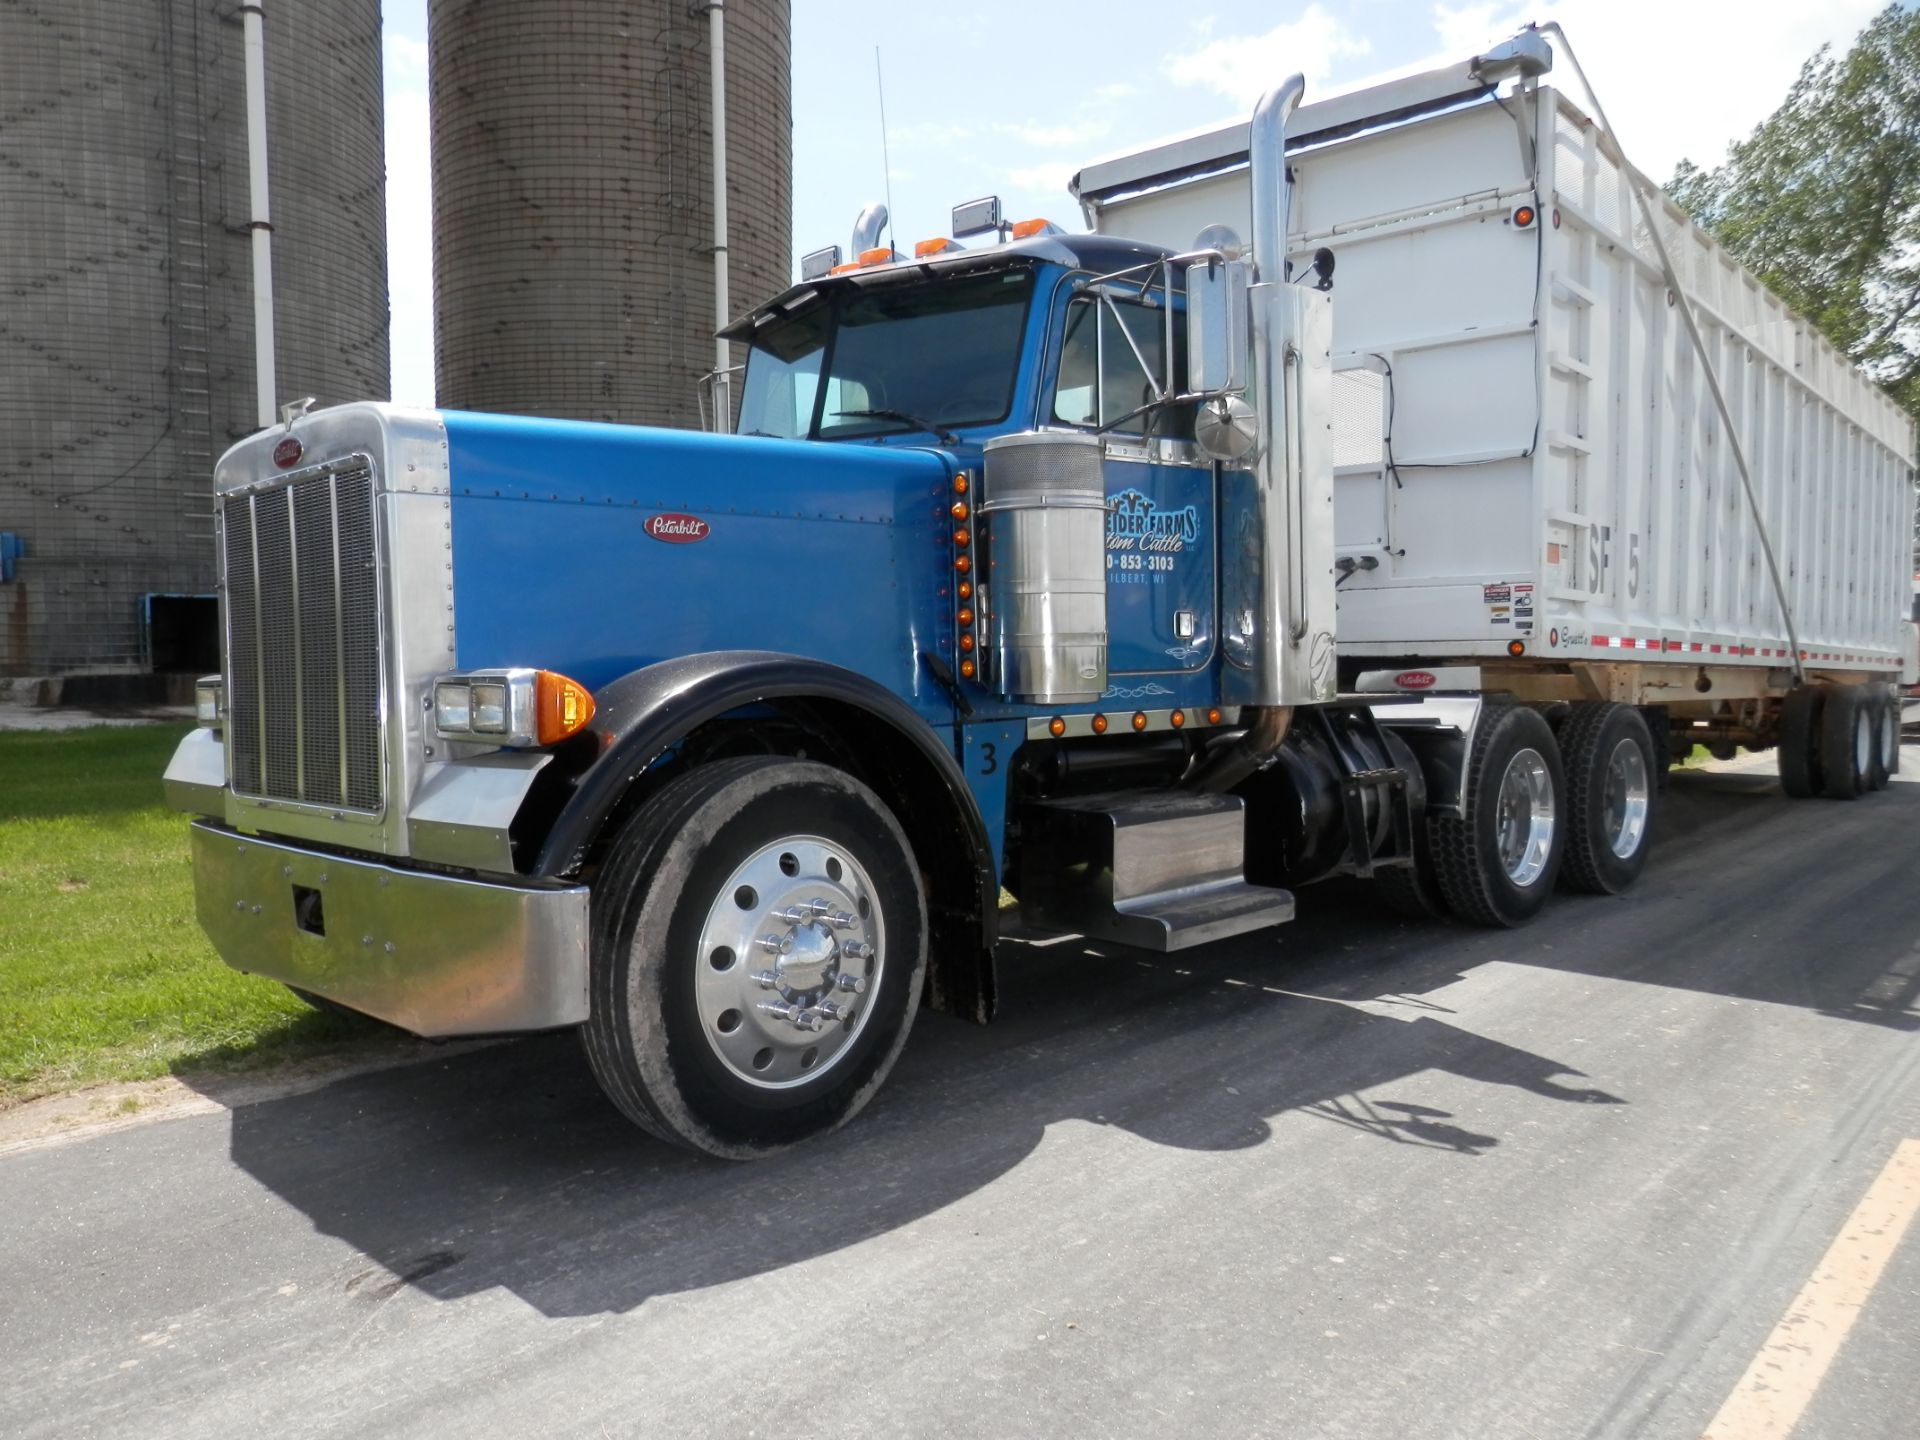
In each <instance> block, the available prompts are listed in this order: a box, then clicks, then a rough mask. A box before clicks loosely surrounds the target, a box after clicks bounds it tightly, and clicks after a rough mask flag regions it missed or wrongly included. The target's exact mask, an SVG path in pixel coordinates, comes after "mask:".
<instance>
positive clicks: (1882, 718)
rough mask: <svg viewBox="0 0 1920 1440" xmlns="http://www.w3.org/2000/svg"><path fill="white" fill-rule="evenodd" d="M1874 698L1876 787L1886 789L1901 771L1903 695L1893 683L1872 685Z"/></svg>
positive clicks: (1874, 779) (1870, 688)
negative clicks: (1900, 694)
mask: <svg viewBox="0 0 1920 1440" xmlns="http://www.w3.org/2000/svg"><path fill="white" fill-rule="evenodd" d="M1867 693H1868V694H1869V695H1871V696H1872V697H1873V788H1874V789H1876V790H1884V789H1886V788H1887V786H1888V785H1890V784H1891V783H1892V782H1893V777H1894V776H1895V775H1898V774H1899V773H1900V697H1899V695H1897V694H1896V693H1895V692H1894V689H1893V687H1892V686H1891V685H1869V686H1868V687H1867Z"/></svg>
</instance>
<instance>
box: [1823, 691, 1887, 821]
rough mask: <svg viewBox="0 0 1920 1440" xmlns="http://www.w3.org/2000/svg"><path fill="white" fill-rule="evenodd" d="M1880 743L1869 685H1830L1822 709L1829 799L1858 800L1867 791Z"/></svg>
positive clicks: (1825, 771)
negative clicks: (1874, 757)
mask: <svg viewBox="0 0 1920 1440" xmlns="http://www.w3.org/2000/svg"><path fill="white" fill-rule="evenodd" d="M1879 744H1880V736H1879V734H1878V730H1877V727H1876V726H1875V724H1874V715H1873V704H1872V701H1871V699H1870V698H1869V696H1868V694H1867V691H1866V689H1865V687H1863V686H1859V685H1835V686H1832V687H1831V688H1829V689H1828V691H1827V703H1826V705H1825V707H1824V708H1823V709H1822V710H1821V712H1820V793H1821V794H1823V795H1825V796H1826V797H1827V798H1828V799H1829V800H1857V799H1859V798H1860V797H1861V796H1862V795H1864V794H1866V792H1867V790H1868V789H1869V788H1870V787H1871V784H1872V771H1873V756H1874V752H1875V750H1877V749H1878V748H1879Z"/></svg>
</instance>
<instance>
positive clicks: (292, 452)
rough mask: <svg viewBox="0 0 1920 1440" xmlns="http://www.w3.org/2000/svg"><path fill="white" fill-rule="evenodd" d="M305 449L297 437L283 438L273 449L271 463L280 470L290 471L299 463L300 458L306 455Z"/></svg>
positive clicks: (287, 436) (288, 436)
mask: <svg viewBox="0 0 1920 1440" xmlns="http://www.w3.org/2000/svg"><path fill="white" fill-rule="evenodd" d="M306 449H307V447H306V446H304V445H302V444H301V443H300V438H299V437H298V436H297V435H286V436H283V437H281V440H280V443H279V444H277V445H275V446H274V447H273V463H274V464H276V465H278V466H279V467H280V468H281V469H282V470H287V469H291V468H292V467H293V466H295V465H298V464H299V463H300V457H301V456H302V455H304V454H305V453H306Z"/></svg>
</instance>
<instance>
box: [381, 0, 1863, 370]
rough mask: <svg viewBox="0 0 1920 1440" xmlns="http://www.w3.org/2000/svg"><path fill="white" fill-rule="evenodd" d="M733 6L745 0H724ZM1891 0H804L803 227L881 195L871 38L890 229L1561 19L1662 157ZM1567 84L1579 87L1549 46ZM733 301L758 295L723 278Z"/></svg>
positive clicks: (407, 69) (423, 314) (393, 7)
mask: <svg viewBox="0 0 1920 1440" xmlns="http://www.w3.org/2000/svg"><path fill="white" fill-rule="evenodd" d="M733 3H734V4H736V5H746V4H751V3H755V0H733ZM1881 3H1883V0H1825V3H1823V4H1822V5H1819V6H1799V5H1793V6H1790V5H1787V4H1785V3H1781V0H1549V3H1532V4H1528V3H1514V0H1438V3H1436V0H1346V3H1340V0H1313V3H1305V0H1218V3H1213V4H1206V3H1200V4H1191V5H1188V6H1185V7H1175V6H1169V5H1167V4H1165V3H1164V0H1151V3H1150V0H1103V3H1102V4H1100V5H1099V6H1096V7H1087V6H1084V5H1068V4H1061V3H1058V0H1025V3H1014V0H970V3H968V4H966V5H964V6H952V7H936V6H926V5H913V4H874V3H873V0H862V3H850V0H793V32H794V35H793V40H794V44H793V49H794V54H793V61H794V86H793V109H794V117H793V118H794V214H793V219H794V246H795V251H796V253H798V252H799V251H804V250H810V249H813V248H815V247H817V246H821V245H829V244H836V243H837V244H839V245H842V246H844V245H846V243H847V233H848V231H849V229H850V228H851V226H852V223H853V217H854V215H855V213H856V212H857V211H858V210H859V209H860V207H861V206H862V205H864V204H865V203H867V202H868V201H869V200H876V199H883V198H885V192H886V186H887V179H888V177H887V175H886V173H885V170H886V167H885V166H883V164H882V159H881V144H880V115H879V102H878V96H877V93H876V89H875V83H874V48H875V46H878V47H879V48H880V52H881V60H882V64H883V67H884V70H885V76H886V102H887V131H888V141H889V152H890V158H891V169H892V175H891V181H892V192H893V212H894V218H895V221H896V229H895V239H896V241H897V242H898V243H900V244H901V246H902V248H907V247H909V246H910V245H911V243H912V242H913V241H914V240H917V239H920V238H923V237H926V236H932V235H939V234H943V233H944V232H945V230H946V228H947V223H948V212H949V210H950V209H951V208H952V206H953V205H954V204H955V202H957V201H960V200H966V199H969V198H971V197H973V196H976V195H983V194H991V193H997V194H999V195H1000V196H1002V197H1003V199H1004V200H1005V202H1006V208H1007V212H1008V214H1009V216H1010V217H1013V218H1021V217H1025V216H1029V215H1044V216H1047V217H1049V218H1051V219H1053V220H1055V221H1057V222H1058V223H1060V224H1063V225H1068V226H1070V227H1071V228H1075V229H1078V228H1080V217H1079V213H1078V210H1077V208H1076V207H1075V205H1074V204H1073V202H1072V200H1071V199H1070V198H1069V197H1068V195H1067V193H1066V188H1065V187H1066V181H1067V177H1069V176H1070V175H1071V174H1072V173H1073V172H1074V171H1075V170H1077V169H1079V168H1080V167H1081V166H1083V165H1084V164H1086V163H1087V162H1088V161H1089V160H1093V159H1097V158H1099V157H1100V156H1102V155H1105V154H1109V153H1112V152H1114V151H1121V150H1127V149H1130V148H1133V147H1135V146H1138V145H1140V144H1143V143H1146V142H1148V141H1151V140H1155V139H1159V138H1161V137H1163V136H1166V135H1170V134H1175V133H1178V132H1180V131H1184V130H1191V129H1194V128H1196V127H1199V126H1204V125H1209V124H1214V123H1219V122H1221V121H1225V120H1230V119H1235V118H1239V117H1242V116H1244V115H1246V114H1247V113H1249V112H1250V110H1251V108H1252V105H1253V102H1254V100H1255V99H1257V98H1258V96H1259V94H1260V92H1261V91H1262V90H1264V89H1265V88H1266V87H1267V86H1269V85H1271V84H1273V83H1275V82H1276V81H1277V80H1279V79H1281V78H1284V77H1285V75H1287V74H1288V73H1289V72H1291V71H1294V70H1300V71H1303V72H1304V73H1305V75H1306V77H1307V96H1308V98H1309V99H1312V98H1314V97H1315V96H1316V95H1325V94H1330V93H1332V92H1334V91H1336V90H1342V89H1350V88H1353V87H1355V86H1356V85H1359V84H1363V83H1366V82H1367V81H1369V80H1371V79H1374V78H1377V77H1379V76H1381V75H1382V74H1384V73H1390V72H1394V71H1401V70H1407V69H1420V68H1425V67H1426V66H1427V65H1428V64H1436V65H1437V64H1441V63H1447V62H1451V61H1454V60H1461V59H1464V58H1466V57H1467V56H1469V55H1472V54H1474V53H1476V52H1478V51H1479V50H1481V49H1484V48H1486V46H1487V45H1489V44H1491V43H1493V42H1494V41H1497V40H1499V39H1502V38H1505V37H1506V36H1508V35H1511V34H1512V33H1513V32H1514V31H1515V30H1517V29H1518V28H1519V27H1520V26H1521V25H1522V24H1524V23H1526V22H1527V21H1529V20H1538V21H1546V20H1549V19H1557V20H1559V21H1560V23H1561V24H1562V25H1564V26H1565V27H1566V30H1567V33H1568V35H1569V36H1570V37H1571V38H1572V40H1573V42H1574V44H1575V45H1576V46H1578V47H1579V51H1580V56H1581V60H1582V63H1583V64H1584V65H1585V66H1586V69H1587V73H1588V75H1589V76H1590V78H1591V79H1592V80H1593V83H1594V85H1595V86H1596V87H1597V88H1598V89H1599V90H1600V97H1601V99H1602V101H1603V102H1604V103H1605V104H1606V107H1607V110H1608V113H1609V116H1610V118H1611V119H1612V120H1613V122H1614V124H1615V126H1616V127H1617V128H1618V130H1619V132H1620V135H1621V138H1622V140H1623V141H1624V143H1625V146H1626V150H1627V153H1628V154H1629V156H1631V157H1632V158H1633V160H1634V162H1635V163H1636V164H1637V165H1639V166H1640V168H1641V169H1643V170H1645V171H1647V172H1648V173H1649V174H1651V175H1654V176H1655V177H1657V178H1664V177H1665V176H1667V175H1668V174H1670V173H1671V172H1672V169H1673V166H1674V163H1675V162H1676V161H1677V160H1679V159H1680V158H1681V157H1682V156H1687V157H1690V158H1692V159H1694V160H1696V161H1700V162H1702V163H1710V162H1712V161H1714V160H1716V159H1718V158H1719V157H1720V156H1721V155H1722V154H1723V153H1724V151H1725V148H1726V144H1727V141H1728V140H1730V139H1732V138H1735V137H1737V136H1740V135H1744V134H1745V133H1747V132H1748V131H1749V130H1751V129H1752V128H1753V126H1754V125H1756V124H1758V123H1759V122H1760V121H1761V120H1762V119H1764V118H1765V117H1766V115H1767V114H1768V113H1769V112H1770V111H1771V110H1772V109H1773V108H1774V107H1775V106H1776V105H1778V104H1779V102H1780V100H1781V98H1782V97H1783V96H1784V95H1785V93H1786V90H1787V87H1788V85H1790V84H1791V83H1792V81H1793V77H1794V75H1795V74H1796V73H1797V71H1798V70H1799V67H1800V64H1801V62H1802V61H1804V60H1805V59H1806V58H1807V57H1808V56H1809V55H1811V54H1812V53H1813V51H1814V49H1815V48H1816V47H1817V46H1819V45H1820V44H1822V43H1829V42H1830V43H1834V44H1836V45H1838V46H1842V47H1844V46H1845V45H1846V44H1847V43H1848V42H1849V41H1851V39H1852V38H1853V36H1854V35H1855V34H1856V33H1857V32H1858V31H1859V29H1860V28H1861V27H1862V26H1863V25H1864V24H1865V23H1866V22H1867V20H1868V19H1870V18H1871V17H1872V15H1873V14H1874V13H1875V12H1876V11H1877V10H1878V9H1879V8H1880V5H1881ZM385 9H386V31H387V34H386V70H387V78H386V86H387V189H388V237H389V238H388V244H389V269H390V274H389V287H390V290H391V294H392V299H393V394H394V399H395V400H398V401H400V402H402V403H406V404H419V405H426V404H431V403H432V400H433V344H432V244H431V233H430V229H431V222H432V210H431V204H430V200H429V193H430V192H429V189H428V187H429V184H430V172H429V162H428V136H427V99H426V0H387V3H386V7H385ZM1556 76H1557V78H1558V81H1559V83H1560V84H1562V85H1563V86H1565V87H1566V88H1568V89H1570V90H1573V89H1576V86H1575V83H1574V81H1573V77H1572V72H1571V69H1570V68H1567V67H1566V66H1565V65H1564V62H1562V65H1561V67H1560V70H1558V71H1556ZM735 298H736V299H737V300H738V301H739V302H740V307H741V308H745V306H746V305H748V304H750V303H751V302H752V301H753V300H755V299H757V298H759V297H755V296H736V297H735Z"/></svg>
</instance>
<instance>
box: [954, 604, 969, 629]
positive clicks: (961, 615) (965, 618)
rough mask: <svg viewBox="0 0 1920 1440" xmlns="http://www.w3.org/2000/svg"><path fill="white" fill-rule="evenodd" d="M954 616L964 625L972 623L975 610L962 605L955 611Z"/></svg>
mask: <svg viewBox="0 0 1920 1440" xmlns="http://www.w3.org/2000/svg"><path fill="white" fill-rule="evenodd" d="M953 618H954V619H956V620H958V621H959V622H960V623H961V624H962V625H971V624H972V623H973V611H971V610H969V609H968V608H967V607H966V606H964V605H962V606H961V607H960V608H959V609H958V610H956V611H955V612H954V615H953Z"/></svg>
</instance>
